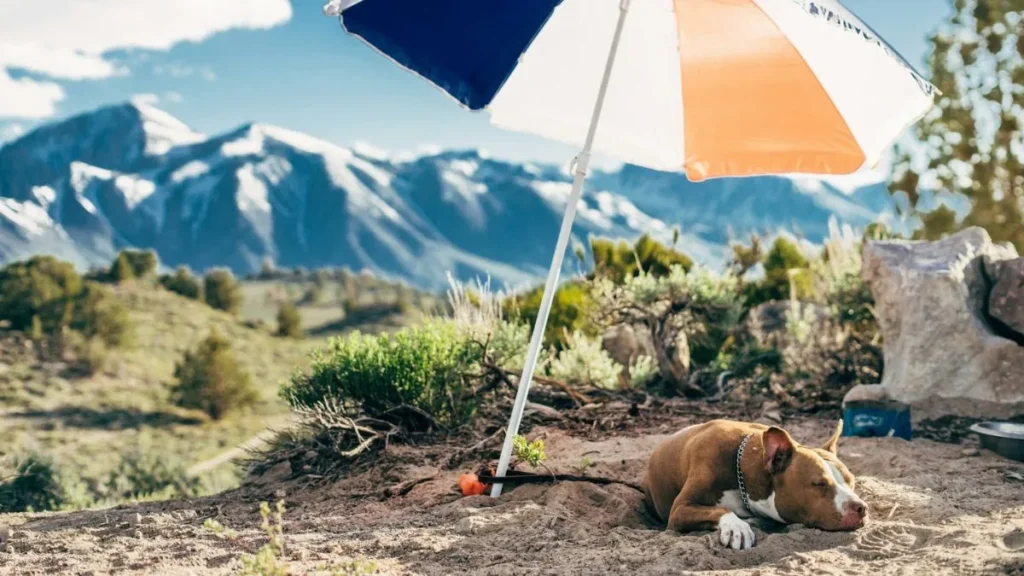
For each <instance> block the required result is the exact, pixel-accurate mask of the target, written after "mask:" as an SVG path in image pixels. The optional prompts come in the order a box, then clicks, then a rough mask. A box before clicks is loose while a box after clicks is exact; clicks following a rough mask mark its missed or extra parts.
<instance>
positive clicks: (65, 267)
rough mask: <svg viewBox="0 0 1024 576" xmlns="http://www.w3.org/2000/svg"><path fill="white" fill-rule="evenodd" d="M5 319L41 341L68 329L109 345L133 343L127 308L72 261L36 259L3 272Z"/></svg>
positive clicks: (0, 304)
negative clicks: (81, 273) (87, 279)
mask: <svg viewBox="0 0 1024 576" xmlns="http://www.w3.org/2000/svg"><path fill="white" fill-rule="evenodd" d="M0 319H3V320H6V321H8V322H10V324H11V328H12V329H14V330H22V331H30V333H31V334H32V337H33V338H35V339H40V338H42V337H43V336H44V335H46V334H59V333H61V331H62V330H63V329H64V328H71V329H73V330H77V331H79V332H81V333H82V334H83V335H84V336H85V337H86V338H87V339H92V338H99V339H100V340H101V341H103V343H104V344H106V345H108V346H121V345H123V344H125V343H126V342H127V341H128V340H129V339H130V334H131V322H130V318H129V316H128V310H127V309H126V308H125V307H124V305H123V304H121V302H120V301H119V300H117V298H115V297H114V296H113V295H112V294H111V293H110V292H109V291H108V289H107V288H105V287H103V286H101V285H99V284H97V283H95V282H83V281H82V278H81V277H80V276H79V275H78V273H77V272H75V269H74V268H73V267H72V266H71V264H68V263H67V262H62V261H60V260H57V259H56V258H53V257H51V256H37V257H34V258H31V259H29V260H27V261H24V262H15V263H13V264H10V265H8V266H6V267H5V268H3V270H0Z"/></svg>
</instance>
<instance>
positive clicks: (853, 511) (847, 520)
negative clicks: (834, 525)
mask: <svg viewBox="0 0 1024 576" xmlns="http://www.w3.org/2000/svg"><path fill="white" fill-rule="evenodd" d="M867 518H868V507H867V505H865V504H864V502H863V501H862V500H851V501H849V502H846V504H845V505H844V506H843V521H842V529H844V530H856V529H857V528H860V527H862V526H864V524H865V523H866V522H867Z"/></svg>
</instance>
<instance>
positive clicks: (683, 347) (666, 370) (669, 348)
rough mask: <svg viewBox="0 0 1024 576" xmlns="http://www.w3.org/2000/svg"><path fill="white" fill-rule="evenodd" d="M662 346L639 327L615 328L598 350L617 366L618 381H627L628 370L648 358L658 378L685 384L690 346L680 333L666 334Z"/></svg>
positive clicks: (612, 328) (602, 339)
mask: <svg viewBox="0 0 1024 576" xmlns="http://www.w3.org/2000/svg"><path fill="white" fill-rule="evenodd" d="M667 332H668V334H667V335H666V338H665V341H664V342H658V343H655V341H654V336H653V335H652V334H651V331H650V329H648V328H647V327H646V326H643V325H641V324H617V325H615V326H612V327H610V328H608V330H606V331H605V333H604V335H603V337H602V338H601V347H602V348H603V349H604V350H605V352H607V353H608V355H609V356H611V358H612V360H615V361H616V362H617V363H619V364H621V365H622V366H623V367H624V368H623V370H622V375H621V378H623V379H624V380H625V381H626V382H628V381H629V366H630V365H631V364H632V363H633V362H634V361H635V360H636V359H637V358H638V357H639V356H649V357H651V358H653V359H654V360H655V362H657V364H658V371H659V372H660V374H661V377H662V378H664V379H666V380H669V381H673V382H685V381H686V379H687V377H689V375H690V343H689V341H688V340H687V338H686V334H685V333H684V332H683V331H682V330H674V329H670V330H667Z"/></svg>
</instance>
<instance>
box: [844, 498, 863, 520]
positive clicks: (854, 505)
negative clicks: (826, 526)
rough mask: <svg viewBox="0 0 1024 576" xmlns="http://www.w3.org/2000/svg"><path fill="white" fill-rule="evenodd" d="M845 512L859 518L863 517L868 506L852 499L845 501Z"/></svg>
mask: <svg viewBox="0 0 1024 576" xmlns="http://www.w3.org/2000/svg"><path fill="white" fill-rule="evenodd" d="M846 513H847V514H853V515H855V516H857V517H859V518H863V517H865V516H867V515H868V507H867V506H865V505H864V503H863V502H860V501H852V502H847V503H846Z"/></svg>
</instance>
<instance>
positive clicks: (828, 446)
mask: <svg viewBox="0 0 1024 576" xmlns="http://www.w3.org/2000/svg"><path fill="white" fill-rule="evenodd" d="M842 434H843V421H842V420H840V421H839V423H838V424H836V431H835V432H833V433H832V437H831V438H829V439H828V442H825V445H824V446H822V448H824V449H825V450H826V451H828V452H831V453H833V454H835V453H836V450H838V449H839V437H840V436H842Z"/></svg>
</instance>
